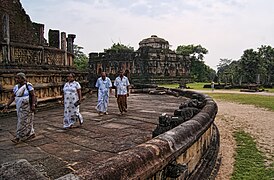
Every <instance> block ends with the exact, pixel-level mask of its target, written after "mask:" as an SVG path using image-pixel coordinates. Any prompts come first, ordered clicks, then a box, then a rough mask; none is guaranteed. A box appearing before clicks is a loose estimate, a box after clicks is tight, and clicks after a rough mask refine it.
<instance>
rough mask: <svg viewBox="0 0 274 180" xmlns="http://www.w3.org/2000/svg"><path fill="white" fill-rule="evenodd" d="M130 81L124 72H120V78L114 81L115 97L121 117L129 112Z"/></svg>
mask: <svg viewBox="0 0 274 180" xmlns="http://www.w3.org/2000/svg"><path fill="white" fill-rule="evenodd" d="M129 85H130V83H129V81H128V78H127V77H126V76H124V72H123V71H122V70H120V71H119V76H118V77H117V78H116V79H115V81H114V86H115V97H116V98H117V104H118V108H119V111H120V115H122V114H123V113H124V112H127V97H128V96H129Z"/></svg>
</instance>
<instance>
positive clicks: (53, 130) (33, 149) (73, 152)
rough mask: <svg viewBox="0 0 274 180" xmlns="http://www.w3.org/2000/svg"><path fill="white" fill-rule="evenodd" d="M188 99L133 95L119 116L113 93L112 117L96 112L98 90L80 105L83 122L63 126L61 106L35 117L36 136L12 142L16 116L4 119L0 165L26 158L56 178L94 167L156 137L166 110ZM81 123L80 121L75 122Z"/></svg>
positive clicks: (110, 110)
mask: <svg viewBox="0 0 274 180" xmlns="http://www.w3.org/2000/svg"><path fill="white" fill-rule="evenodd" d="M185 100H186V99H185V98H184V97H173V96H165V95H153V96H151V95H148V94H131V95H130V97H129V98H128V107H129V109H128V112H127V114H125V115H123V116H120V115H119V110H118V107H117V104H116V99H115V97H113V94H112V95H111V98H110V106H109V115H104V116H99V115H98V114H97V113H96V110H95V105H96V101H97V97H96V94H93V95H91V96H90V97H87V98H86V100H85V101H84V102H83V103H82V104H81V107H80V109H81V113H82V115H83V117H84V124H83V125H82V126H81V127H76V128H73V129H69V130H63V129H62V121H63V108H62V107H61V106H60V107H57V108H55V109H51V110H47V111H40V112H37V113H36V115H35V124H34V128H35V131H36V135H37V136H36V138H34V139H32V140H30V141H28V142H25V143H21V144H18V145H14V144H13V143H12V142H11V141H10V139H11V138H12V137H13V135H14V134H15V130H16V117H7V118H5V117H4V118H1V119H0V129H1V130H0V163H4V162H7V161H12V160H17V159H22V158H23V159H27V160H28V161H29V162H30V163H31V164H32V165H33V166H34V167H35V168H36V169H37V170H39V171H40V172H41V173H43V174H44V175H45V176H46V177H49V178H51V179H56V178H59V177H62V176H64V175H66V174H68V173H71V172H74V171H78V170H80V169H82V168H84V167H87V166H88V167H91V168H92V167H94V168H95V167H96V166H97V165H98V164H101V163H102V162H104V161H106V160H107V159H108V158H111V157H114V156H116V155H117V154H119V153H122V152H123V151H125V150H128V149H130V148H132V147H135V146H136V145H139V144H141V143H144V142H146V141H148V140H150V139H151V138H152V131H153V129H155V127H156V126H157V124H158V117H159V116H160V115H161V114H162V113H167V114H170V115H171V114H173V112H174V109H178V107H179V105H180V104H181V103H182V102H184V101H185ZM77 126H78V124H77Z"/></svg>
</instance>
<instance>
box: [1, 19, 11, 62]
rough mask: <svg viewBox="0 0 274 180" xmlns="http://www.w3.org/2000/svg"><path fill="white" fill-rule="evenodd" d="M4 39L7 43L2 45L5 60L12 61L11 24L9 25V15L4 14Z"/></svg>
mask: <svg viewBox="0 0 274 180" xmlns="http://www.w3.org/2000/svg"><path fill="white" fill-rule="evenodd" d="M2 21H3V27H2V28H3V41H4V43H6V44H5V45H4V46H3V47H2V51H3V61H4V62H9V61H10V25H9V15H8V14H4V15H3V19H2Z"/></svg>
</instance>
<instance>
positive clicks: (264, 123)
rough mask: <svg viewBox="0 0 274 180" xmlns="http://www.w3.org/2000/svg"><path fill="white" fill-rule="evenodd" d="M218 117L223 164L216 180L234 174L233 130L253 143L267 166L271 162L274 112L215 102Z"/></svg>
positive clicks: (273, 154)
mask: <svg viewBox="0 0 274 180" xmlns="http://www.w3.org/2000/svg"><path fill="white" fill-rule="evenodd" d="M216 102H217V104H218V108H219V110H218V114H217V117H216V121H215V123H216V124H217V126H218V129H219V131H220V135H221V147H220V153H221V157H222V163H221V167H220V170H219V172H218V175H217V177H216V179H217V180H226V179H230V177H231V174H232V172H233V164H234V154H235V147H236V142H235V140H234V138H233V132H234V131H235V130H239V129H241V130H244V131H245V132H247V133H249V134H250V135H251V136H252V137H253V138H254V139H255V141H256V143H257V147H258V149H259V150H260V151H262V152H263V153H264V155H265V156H266V157H267V160H266V162H265V164H266V165H269V164H270V163H273V161H274V112H271V111H268V110H265V109H262V108H257V107H255V106H253V105H242V104H236V103H230V102H225V101H221V100H217V101H216Z"/></svg>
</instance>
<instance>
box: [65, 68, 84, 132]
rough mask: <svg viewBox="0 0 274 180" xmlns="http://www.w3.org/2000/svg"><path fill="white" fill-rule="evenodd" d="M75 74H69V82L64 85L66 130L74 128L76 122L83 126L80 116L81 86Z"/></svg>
mask: <svg viewBox="0 0 274 180" xmlns="http://www.w3.org/2000/svg"><path fill="white" fill-rule="evenodd" d="M74 78H75V74H74V73H69V74H68V76H67V80H68V82H66V84H65V85H64V88H63V96H62V103H64V122H63V123H64V126H63V127H64V129H67V128H72V126H73V125H74V124H75V122H76V121H79V123H80V125H82V124H83V117H82V115H81V114H80V110H79V109H80V108H79V106H80V104H81V101H82V93H81V85H80V84H79V82H77V81H75V79H74Z"/></svg>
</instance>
